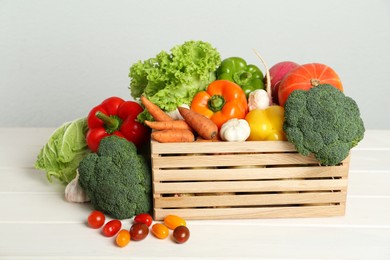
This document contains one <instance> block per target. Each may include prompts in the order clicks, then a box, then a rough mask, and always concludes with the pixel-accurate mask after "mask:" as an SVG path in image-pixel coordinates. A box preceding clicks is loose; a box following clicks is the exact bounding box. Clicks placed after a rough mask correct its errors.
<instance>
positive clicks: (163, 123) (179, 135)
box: [141, 96, 218, 143]
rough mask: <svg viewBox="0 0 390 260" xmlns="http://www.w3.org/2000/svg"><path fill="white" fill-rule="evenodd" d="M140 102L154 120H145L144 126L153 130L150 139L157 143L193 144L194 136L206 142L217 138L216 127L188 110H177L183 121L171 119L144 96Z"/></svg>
mask: <svg viewBox="0 0 390 260" xmlns="http://www.w3.org/2000/svg"><path fill="white" fill-rule="evenodd" d="M141 102H142V104H143V105H144V106H145V108H146V109H147V110H148V111H149V113H150V114H151V115H152V116H153V118H154V120H155V121H148V120H145V124H146V125H147V126H149V127H150V128H151V129H152V130H153V132H152V136H151V137H152V139H154V140H156V141H158V142H161V143H169V142H193V141H195V137H196V135H199V136H200V137H201V138H203V139H206V140H213V139H216V138H217V136H218V127H217V125H216V124H215V123H214V122H213V121H211V120H210V119H209V118H207V117H205V116H203V115H201V114H199V113H196V112H194V111H192V110H190V109H188V108H184V107H179V108H178V110H179V113H180V114H181V116H182V117H183V119H184V120H183V119H173V118H172V117H170V116H169V115H168V114H167V113H165V112H164V111H163V110H162V109H161V108H159V107H158V106H157V105H156V104H154V103H153V102H151V101H150V100H148V99H147V98H146V97H145V96H141Z"/></svg>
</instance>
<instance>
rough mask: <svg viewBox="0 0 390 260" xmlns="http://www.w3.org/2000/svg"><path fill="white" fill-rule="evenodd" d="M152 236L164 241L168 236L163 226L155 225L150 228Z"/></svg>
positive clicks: (167, 231) (166, 229)
mask: <svg viewBox="0 0 390 260" xmlns="http://www.w3.org/2000/svg"><path fill="white" fill-rule="evenodd" d="M152 234H153V235H154V236H155V237H157V238H159V239H165V238H167V237H168V235H169V229H168V228H167V226H165V225H164V224H161V223H156V224H153V226H152Z"/></svg>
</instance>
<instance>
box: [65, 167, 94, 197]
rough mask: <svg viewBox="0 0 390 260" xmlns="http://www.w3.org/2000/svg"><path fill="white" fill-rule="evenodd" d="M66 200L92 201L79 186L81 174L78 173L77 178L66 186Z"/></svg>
mask: <svg viewBox="0 0 390 260" xmlns="http://www.w3.org/2000/svg"><path fill="white" fill-rule="evenodd" d="M65 199H66V200H67V201H69V202H77V203H81V202H88V201H90V199H89V198H88V196H87V194H86V193H85V191H84V190H83V188H81V187H80V185H79V172H78V171H77V174H76V177H75V178H74V179H73V180H72V181H71V182H69V183H68V185H66V188H65Z"/></svg>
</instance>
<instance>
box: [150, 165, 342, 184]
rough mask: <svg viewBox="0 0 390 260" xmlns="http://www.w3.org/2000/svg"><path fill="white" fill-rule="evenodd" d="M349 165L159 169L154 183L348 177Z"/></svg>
mask: <svg viewBox="0 0 390 260" xmlns="http://www.w3.org/2000/svg"><path fill="white" fill-rule="evenodd" d="M347 175H348V165H347V164H343V165H342V166H329V167H322V166H311V167H275V168H230V169H213V170H212V171H211V170H210V169H205V168H201V169H197V168H195V169H158V168H155V169H154V172H153V178H154V181H190V180H198V181H201V180H216V181H220V180H256V179H258V180H267V179H291V178H295V179H300V178H325V177H347Z"/></svg>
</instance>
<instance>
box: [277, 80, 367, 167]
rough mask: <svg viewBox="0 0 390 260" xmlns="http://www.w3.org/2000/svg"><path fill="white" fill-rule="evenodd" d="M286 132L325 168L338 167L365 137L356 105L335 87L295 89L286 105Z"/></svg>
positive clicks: (294, 142) (289, 138) (299, 149)
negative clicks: (306, 89)
mask: <svg viewBox="0 0 390 260" xmlns="http://www.w3.org/2000/svg"><path fill="white" fill-rule="evenodd" d="M284 115H285V122H284V125H283V129H284V131H285V133H286V137H287V139H288V141H290V142H291V143H293V144H294V145H295V147H296V149H297V151H298V152H299V153H301V154H303V155H309V154H311V153H312V154H314V155H315V157H316V159H317V160H318V161H319V162H320V163H321V164H322V165H336V164H338V163H340V162H341V161H342V160H344V159H345V158H346V157H347V156H348V154H349V151H350V149H351V148H352V147H354V146H356V145H357V144H358V143H359V142H360V141H361V140H362V139H363V136H364V131H365V128H364V124H363V120H362V118H361V117H360V112H359V107H358V105H357V104H356V102H355V101H354V100H353V99H352V98H350V97H347V96H345V95H344V93H343V92H341V91H340V90H338V89H337V88H335V87H333V86H331V85H318V86H317V87H313V88H311V89H310V90H308V91H305V90H295V91H293V92H292V93H291V94H290V96H289V97H288V99H287V102H286V104H285V114H284Z"/></svg>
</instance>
